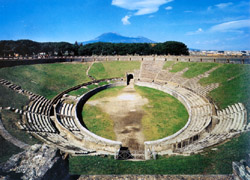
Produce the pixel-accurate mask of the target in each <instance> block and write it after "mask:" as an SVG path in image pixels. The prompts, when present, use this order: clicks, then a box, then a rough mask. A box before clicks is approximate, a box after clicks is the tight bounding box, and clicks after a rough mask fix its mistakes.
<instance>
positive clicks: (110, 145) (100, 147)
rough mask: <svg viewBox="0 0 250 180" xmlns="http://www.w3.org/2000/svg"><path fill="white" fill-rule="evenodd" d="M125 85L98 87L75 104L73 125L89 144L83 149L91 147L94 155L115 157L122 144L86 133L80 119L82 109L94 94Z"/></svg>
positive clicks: (82, 121) (82, 120) (116, 84)
mask: <svg viewBox="0 0 250 180" xmlns="http://www.w3.org/2000/svg"><path fill="white" fill-rule="evenodd" d="M120 85H125V82H121V83H115V84H108V85H104V86H101V87H98V88H96V89H93V90H91V91H89V92H87V93H86V94H84V95H82V96H81V97H80V98H79V100H78V102H77V103H76V111H75V123H76V125H77V126H78V127H79V128H80V130H81V132H82V133H83V134H84V135H85V136H86V137H87V138H86V139H88V141H89V144H88V143H87V142H85V145H84V146H85V147H88V146H92V148H94V149H95V150H96V154H111V155H114V156H116V155H117V153H118V151H119V150H120V148H121V146H122V143H121V142H118V141H113V140H109V139H106V138H103V137H100V136H98V135H96V134H94V133H92V132H90V131H88V130H87V129H86V128H84V126H85V124H84V119H82V108H83V106H84V104H85V103H86V102H87V100H88V99H89V98H90V97H91V96H93V95H95V94H96V93H98V92H100V91H102V90H104V89H107V88H111V87H114V86H120Z"/></svg>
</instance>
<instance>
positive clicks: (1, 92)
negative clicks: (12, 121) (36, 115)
mask: <svg viewBox="0 0 250 180" xmlns="http://www.w3.org/2000/svg"><path fill="white" fill-rule="evenodd" d="M28 103H29V99H28V97H26V96H23V95H21V94H18V93H16V92H14V91H12V90H10V89H9V88H6V87H3V86H2V85H0V106H1V107H8V106H10V107H13V108H18V109H22V108H23V106H24V105H27V104H28Z"/></svg>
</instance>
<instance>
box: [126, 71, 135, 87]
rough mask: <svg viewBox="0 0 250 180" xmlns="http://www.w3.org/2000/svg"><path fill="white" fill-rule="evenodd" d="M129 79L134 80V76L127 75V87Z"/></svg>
mask: <svg viewBox="0 0 250 180" xmlns="http://www.w3.org/2000/svg"><path fill="white" fill-rule="evenodd" d="M131 79H134V75H133V74H127V85H129V82H130V80H131Z"/></svg>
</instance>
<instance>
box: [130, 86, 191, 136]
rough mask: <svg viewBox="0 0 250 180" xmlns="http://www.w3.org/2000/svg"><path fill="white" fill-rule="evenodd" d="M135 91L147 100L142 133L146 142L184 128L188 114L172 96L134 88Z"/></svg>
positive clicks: (139, 87)
mask: <svg viewBox="0 0 250 180" xmlns="http://www.w3.org/2000/svg"><path fill="white" fill-rule="evenodd" d="M135 89H136V91H137V92H138V93H139V94H141V95H142V97H145V98H147V99H148V100H149V103H148V104H147V105H144V107H143V109H144V111H145V113H146V115H144V116H143V118H142V126H143V132H144V136H145V139H146V141H151V140H157V139H161V138H164V137H166V136H170V135H172V134H174V133H175V132H177V131H178V130H180V129H181V128H182V127H184V126H185V124H186V123H187V120H188V112H187V110H186V109H185V107H184V105H183V104H182V103H180V102H179V101H178V100H177V99H176V98H174V97H173V96H171V95H169V94H166V93H164V92H162V91H159V90H156V89H152V88H147V87H141V86H135Z"/></svg>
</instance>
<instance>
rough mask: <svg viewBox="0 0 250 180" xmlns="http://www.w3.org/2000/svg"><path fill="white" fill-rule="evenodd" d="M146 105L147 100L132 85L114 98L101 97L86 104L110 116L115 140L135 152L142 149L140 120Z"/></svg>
mask: <svg viewBox="0 0 250 180" xmlns="http://www.w3.org/2000/svg"><path fill="white" fill-rule="evenodd" d="M147 103H148V100H147V99H146V98H143V97H142V96H141V95H140V94H139V93H137V92H136V91H135V89H134V84H133V83H130V85H129V86H127V87H125V88H123V90H122V92H121V93H119V94H118V95H117V96H116V97H103V98H101V99H98V100H93V101H88V102H87V104H89V105H95V106H98V107H100V108H101V109H102V110H103V111H104V112H106V113H108V114H109V115H110V117H111V119H112V120H113V121H114V132H115V134H116V140H117V141H121V142H122V146H123V147H128V148H129V149H130V150H135V151H138V150H143V149H144V135H143V132H142V125H141V119H142V117H143V115H144V111H143V110H142V106H143V105H144V104H147Z"/></svg>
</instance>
